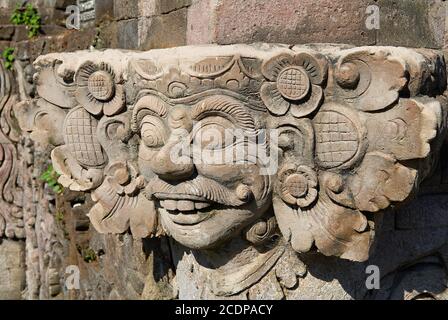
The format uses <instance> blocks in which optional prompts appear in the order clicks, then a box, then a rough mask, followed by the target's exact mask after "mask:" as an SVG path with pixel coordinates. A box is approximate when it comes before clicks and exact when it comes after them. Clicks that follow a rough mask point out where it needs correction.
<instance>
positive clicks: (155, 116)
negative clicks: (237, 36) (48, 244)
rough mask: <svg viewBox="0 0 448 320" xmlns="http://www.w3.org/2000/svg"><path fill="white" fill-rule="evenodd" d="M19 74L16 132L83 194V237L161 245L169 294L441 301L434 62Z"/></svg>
mask: <svg viewBox="0 0 448 320" xmlns="http://www.w3.org/2000/svg"><path fill="white" fill-rule="evenodd" d="M35 67H36V69H37V74H36V75H35V80H36V85H37V92H38V97H37V98H36V99H34V100H32V101H29V102H28V103H22V104H20V105H17V106H16V108H15V113H16V115H17V116H18V118H19V124H20V126H21V128H22V129H23V130H27V131H29V132H31V136H32V137H33V138H34V139H35V140H37V141H39V142H41V143H45V144H48V145H50V146H51V147H52V148H53V150H52V153H51V157H52V161H53V165H54V168H55V169H56V170H57V171H58V173H60V175H61V176H60V178H59V182H60V183H61V184H62V185H64V186H65V187H67V188H70V189H71V190H76V191H84V192H91V195H92V199H93V200H94V202H95V203H96V204H95V205H94V206H93V207H92V209H91V210H90V212H89V213H88V216H89V218H90V221H91V223H92V225H93V226H94V227H95V228H96V229H97V230H98V231H99V232H101V233H124V232H127V231H128V230H130V232H131V233H132V234H133V235H134V236H135V237H137V238H144V237H148V236H162V235H165V236H169V237H171V238H172V239H173V240H172V250H173V259H174V263H175V264H176V268H177V271H176V273H177V276H176V283H175V287H176V288H178V296H179V298H183V299H203V298H248V299H282V298H287V299H303V298H307V299H318V298H323V299H349V298H355V299H370V298H372V299H376V298H387V299H395V298H409V299H411V298H420V297H432V298H443V297H444V294H445V292H444V289H443V288H444V287H443V285H442V286H441V284H446V271H445V269H444V266H445V260H444V259H445V256H446V254H445V252H446V250H445V247H446V245H445V241H446V232H447V229H446V227H445V226H446V222H445V221H447V219H446V218H444V216H443V214H441V213H442V211H443V209H444V208H443V205H444V203H445V196H444V195H443V194H441V195H437V196H436V195H434V194H435V193H436V192H439V193H440V192H443V191H444V188H443V184H444V176H443V172H445V171H444V168H445V166H444V163H443V161H440V160H441V150H442V147H443V144H444V141H445V138H446V120H447V104H446V97H445V89H446V66H445V62H444V57H443V54H442V53H441V52H438V51H432V50H424V49H415V50H413V49H406V48H395V47H361V48H352V47H349V46H333V45H309V46H286V45H269V44H254V45H231V46H197V47H180V48H173V49H163V50H152V51H149V52H128V51H126V52H125V51H118V50H106V51H101V52H100V51H83V52H75V53H61V54H49V55H45V56H42V57H40V58H39V59H38V60H37V61H36V62H35ZM434 172H436V174H434ZM437 172H439V174H437ZM431 177H432V179H436V180H429V179H430V178H431ZM434 177H436V178H434ZM437 177H441V178H440V179H439V180H438V181H437V179H438V178H437ZM428 185H429V186H430V187H432V188H433V189H432V190H430V191H428V192H430V194H426V193H427V192H426V191H425V190H429V189H428ZM419 192H420V194H419ZM431 194H433V195H431ZM415 197H417V199H415V200H413V201H414V202H411V203H412V204H410V206H411V207H402V205H403V204H405V205H406V203H410V202H409V201H411V200H412V199H414V198H415ZM426 203H428V205H425V204H426ZM438 205H440V208H435V209H434V210H429V209H428V206H438ZM368 265H376V266H377V267H378V268H379V270H380V274H381V289H380V290H368V289H369V288H368V287H366V267H367V266H368ZM416 279H417V280H416ZM418 279H423V280H424V281H423V280H422V281H420V280H418Z"/></svg>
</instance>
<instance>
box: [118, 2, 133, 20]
mask: <svg viewBox="0 0 448 320" xmlns="http://www.w3.org/2000/svg"><path fill="white" fill-rule="evenodd" d="M138 4H139V1H135V0H114V8H113V10H114V11H113V12H114V18H115V20H125V19H132V18H136V17H138V16H139V6H138Z"/></svg>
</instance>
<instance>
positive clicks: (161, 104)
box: [131, 96, 168, 132]
mask: <svg viewBox="0 0 448 320" xmlns="http://www.w3.org/2000/svg"><path fill="white" fill-rule="evenodd" d="M167 113H168V108H167V105H166V102H165V101H163V100H161V99H159V98H158V97H155V96H144V97H142V98H140V100H138V102H137V103H136V104H135V106H134V110H133V111H132V120H131V126H132V130H133V131H135V132H137V131H139V129H140V128H139V126H140V123H141V121H142V120H143V118H144V117H145V116H147V115H153V116H158V117H161V118H166V115H167Z"/></svg>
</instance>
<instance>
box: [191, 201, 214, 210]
mask: <svg viewBox="0 0 448 320" xmlns="http://www.w3.org/2000/svg"><path fill="white" fill-rule="evenodd" d="M209 206H210V203H207V202H195V203H194V208H195V209H204V208H207V207H209Z"/></svg>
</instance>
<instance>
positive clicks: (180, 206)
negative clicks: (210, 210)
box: [177, 200, 194, 211]
mask: <svg viewBox="0 0 448 320" xmlns="http://www.w3.org/2000/svg"><path fill="white" fill-rule="evenodd" d="M177 210H179V211H191V210H194V202H193V201H188V200H180V201H177Z"/></svg>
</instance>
